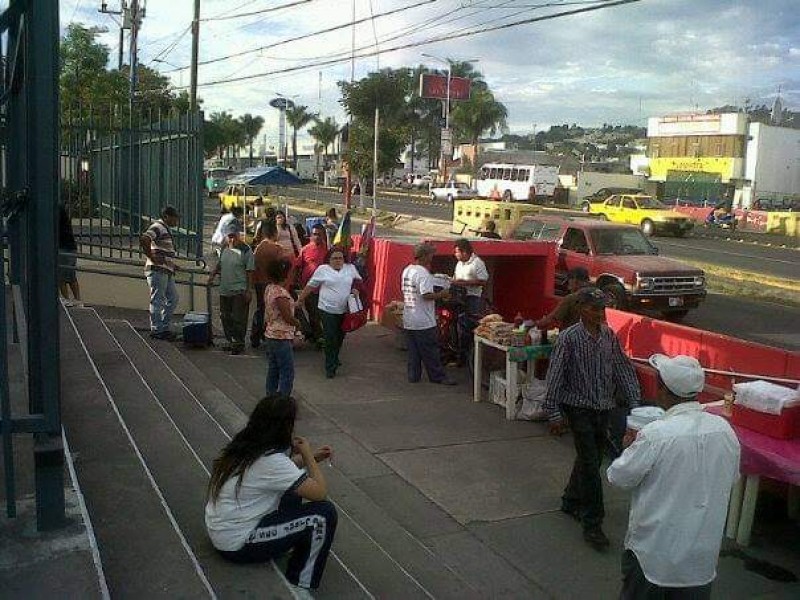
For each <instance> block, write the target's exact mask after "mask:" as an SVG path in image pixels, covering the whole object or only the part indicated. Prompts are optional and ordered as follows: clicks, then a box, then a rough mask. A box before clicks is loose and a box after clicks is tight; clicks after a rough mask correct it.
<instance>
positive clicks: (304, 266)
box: [296, 223, 328, 344]
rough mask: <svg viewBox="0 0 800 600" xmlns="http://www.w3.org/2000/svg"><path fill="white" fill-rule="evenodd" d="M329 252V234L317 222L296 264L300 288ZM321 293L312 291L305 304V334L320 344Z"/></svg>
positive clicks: (323, 261)
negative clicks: (306, 321)
mask: <svg viewBox="0 0 800 600" xmlns="http://www.w3.org/2000/svg"><path fill="white" fill-rule="evenodd" d="M327 254H328V235H327V233H326V231H325V226H324V225H322V224H321V223H317V224H316V225H314V226H313V227H312V228H311V241H310V242H308V243H307V244H306V245H305V246H303V249H302V250H300V256H298V257H297V261H296V266H297V271H298V273H299V280H298V283H299V284H300V289H302V288H304V287H306V284H308V282H309V280H310V279H311V277H312V276H313V275H314V272H315V271H316V270H317V268H318V267H319V266H320V265H324V264H325V257H326V256H327ZM318 303H319V294H318V293H317V292H312V293H310V294H309V295H308V298H306V301H305V304H304V305H303V306H304V307H305V309H306V312H307V313H308V324H309V330H308V331H304V332H303V335H305V336H306V339H307V340H308V341H309V342H312V343H317V344H319V343H320V341H321V340H322V321H321V320H320V314H319V307H318V306H317V305H318Z"/></svg>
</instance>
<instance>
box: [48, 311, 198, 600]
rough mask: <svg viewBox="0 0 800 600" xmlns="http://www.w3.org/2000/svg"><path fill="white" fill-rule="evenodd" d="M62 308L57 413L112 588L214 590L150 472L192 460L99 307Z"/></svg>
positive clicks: (186, 593) (138, 592)
mask: <svg viewBox="0 0 800 600" xmlns="http://www.w3.org/2000/svg"><path fill="white" fill-rule="evenodd" d="M68 318H69V319H70V321H69V322H68V323H66V324H65V327H64V330H65V331H64V336H63V337H62V340H63V341H62V348H61V350H62V351H61V354H62V360H63V361H64V363H63V364H64V367H63V369H62V372H63V378H62V384H61V385H62V390H63V406H62V411H63V423H64V428H65V431H66V434H67V439H68V441H69V444H70V446H71V449H72V452H73V455H74V457H75V468H76V471H77V475H78V480H79V482H80V485H81V488H82V490H83V493H84V496H85V499H86V505H87V509H88V512H89V514H90V515H91V518H92V522H93V525H94V530H95V535H96V537H97V541H98V546H99V551H100V557H101V560H102V563H103V569H104V571H105V574H106V579H107V581H108V585H109V590H110V592H111V595H112V596H113V597H115V598H117V597H119V598H143V597H148V598H182V597H186V598H188V597H194V598H202V597H209V596H211V592H210V590H209V587H208V585H207V581H206V580H205V575H204V574H203V573H202V571H201V570H200V569H199V568H198V565H197V562H196V556H195V555H194V553H193V552H191V551H188V550H187V545H186V541H185V537H184V534H183V532H182V531H181V530H180V528H179V527H178V526H177V523H176V522H175V517H174V513H173V512H172V510H171V508H170V505H169V503H168V501H167V500H166V497H165V494H164V493H163V491H162V490H161V488H160V487H159V486H158V485H157V484H156V479H155V475H156V473H157V471H159V470H161V469H163V463H165V462H169V461H172V462H173V463H174V464H175V466H176V467H178V468H176V469H174V470H175V478H176V480H177V481H181V482H183V483H185V480H186V476H185V474H184V473H185V472H186V471H191V469H185V468H183V466H184V465H188V464H190V462H191V461H190V460H188V459H186V458H185V457H184V456H183V455H184V454H185V451H184V450H183V449H182V448H181V447H180V445H179V444H177V443H175V442H174V439H175V438H176V436H175V435H174V433H173V432H171V431H169V429H168V428H166V427H164V426H163V423H164V422H166V420H165V419H164V417H163V415H162V414H159V413H160V410H159V409H157V408H155V409H154V407H153V404H152V402H150V401H149V399H148V398H147V394H146V390H145V389H143V387H142V386H141V384H137V382H136V380H135V377H134V374H133V373H131V370H130V367H129V365H127V364H126V361H125V359H124V356H122V354H121V353H120V352H119V351H118V350H117V349H116V347H115V345H114V343H113V340H112V338H111V336H110V335H109V334H108V332H107V331H106V330H105V329H104V327H103V326H102V322H101V321H100V319H98V318H97V316H96V315H95V313H94V312H93V311H90V310H75V311H70V313H69V317H68ZM73 324H74V325H75V326H76V328H77V331H79V332H80V334H79V335H76V333H75V331H76V330H75V329H73V330H72V333H71V334H70V329H72V327H73ZM89 356H91V360H92V361H93V362H90V359H89ZM131 417H133V418H132V419H131ZM142 431H145V432H147V433H148V436H147V437H149V438H150V439H143V437H145V436H142V435H140V432H142ZM159 456H160V458H159ZM153 458H155V459H156V460H155V462H154V461H152V460H151V459H153ZM181 458H184V460H181ZM179 465H180V466H179Z"/></svg>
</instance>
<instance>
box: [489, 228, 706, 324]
mask: <svg viewBox="0 0 800 600" xmlns="http://www.w3.org/2000/svg"><path fill="white" fill-rule="evenodd" d="M504 237H505V238H507V239H513V240H542V241H556V242H558V260H557V261H556V292H557V293H566V292H567V274H568V273H569V270H570V269H572V268H574V267H584V268H585V269H586V270H587V271H589V276H590V277H591V280H592V283H593V284H594V285H596V286H597V287H599V288H601V289H602V290H604V291H605V292H606V294H607V295H608V297H609V300H610V304H611V306H613V307H615V308H619V309H622V310H632V311H637V310H654V311H658V312H660V313H661V314H662V315H663V316H664V317H665V318H669V319H674V320H679V319H681V318H683V317H684V316H686V314H687V313H688V312H689V309H691V308H696V307H697V306H698V305H699V304H700V302H702V301H703V299H704V298H705V297H706V279H705V274H704V273H703V271H702V270H700V269H695V268H693V267H690V266H688V265H685V264H683V263H681V262H679V261H677V260H673V259H671V258H666V257H664V256H659V255H658V249H657V248H656V247H655V246H653V245H652V244H651V243H650V241H649V240H648V239H647V238H646V237H645V236H644V235H643V234H642V232H641V231H640V230H639V229H638V228H637V227H634V226H630V225H620V224H616V223H609V222H608V221H601V220H596V219H587V218H572V217H563V216H555V215H552V216H551V215H534V216H528V217H523V218H522V219H521V220H520V221H518V222H517V223H515V224H513V225H512V226H511V227H510V228H509V229H508V230H507V231H506V232H505V235H504Z"/></svg>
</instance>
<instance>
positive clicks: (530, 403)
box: [515, 379, 550, 421]
mask: <svg viewBox="0 0 800 600" xmlns="http://www.w3.org/2000/svg"><path fill="white" fill-rule="evenodd" d="M521 388H522V398H521V400H519V401H517V415H516V417H515V418H516V419H518V420H521V421H546V420H547V419H548V417H549V416H550V411H547V410H545V409H544V397H545V393H546V392H547V385H546V384H545V382H544V381H543V380H541V379H531V381H530V382H528V383H525V384H523V385H522V386H521Z"/></svg>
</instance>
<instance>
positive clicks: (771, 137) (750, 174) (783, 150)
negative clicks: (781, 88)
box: [742, 123, 800, 207]
mask: <svg viewBox="0 0 800 600" xmlns="http://www.w3.org/2000/svg"><path fill="white" fill-rule="evenodd" d="M744 177H745V179H749V180H750V182H751V183H750V184H748V185H745V187H744V188H743V190H742V200H743V204H744V206H745V207H749V206H750V205H751V204H752V203H753V202H754V201H755V200H756V199H757V198H760V197H768V198H775V197H782V196H790V195H800V130H798V129H789V128H787V127H772V126H770V125H764V124H763V123H752V124H751V125H750V136H749V140H748V142H747V154H746V158H745V172H744Z"/></svg>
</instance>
